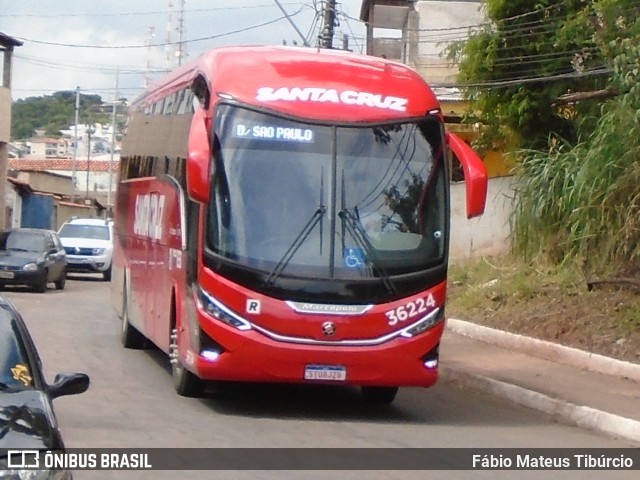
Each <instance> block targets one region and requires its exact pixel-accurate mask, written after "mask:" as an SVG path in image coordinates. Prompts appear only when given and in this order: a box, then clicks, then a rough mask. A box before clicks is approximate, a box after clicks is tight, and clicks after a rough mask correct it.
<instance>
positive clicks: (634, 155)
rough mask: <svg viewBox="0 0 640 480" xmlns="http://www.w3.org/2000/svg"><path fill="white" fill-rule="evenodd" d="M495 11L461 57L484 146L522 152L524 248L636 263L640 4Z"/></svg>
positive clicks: (515, 5)
mask: <svg viewBox="0 0 640 480" xmlns="http://www.w3.org/2000/svg"><path fill="white" fill-rule="evenodd" d="M486 8H487V14H488V17H489V19H490V21H489V22H488V23H487V25H486V26H485V27H484V28H483V29H482V30H481V31H479V32H476V33H474V34H472V36H471V38H470V39H469V41H468V42H465V43H462V44H459V45H456V46H455V47H454V48H453V49H452V50H451V55H452V56H453V57H456V58H460V59H461V69H460V81H461V82H462V83H464V84H467V85H472V86H471V87H469V88H468V90H467V95H468V97H469V98H470V99H471V100H473V108H474V115H475V116H476V117H477V116H479V118H480V120H481V121H482V122H483V124H484V125H485V126H486V129H485V130H484V132H483V137H482V139H481V144H482V145H484V146H492V147H494V148H496V147H497V148H502V149H503V150H504V151H506V152H508V153H509V154H511V155H512V156H513V157H514V158H515V160H516V161H515V162H514V163H515V165H516V168H515V172H514V173H515V174H516V178H517V191H516V195H515V202H516V203H515V213H514V217H513V241H514V251H515V253H517V254H520V255H522V257H523V258H524V259H525V260H531V259H534V258H540V256H541V255H542V256H543V257H544V258H545V259H546V260H550V261H551V263H552V264H558V263H560V264H563V263H564V264H566V263H576V262H577V263H579V264H581V265H582V266H583V268H586V269H588V270H591V271H594V272H601V273H603V272H608V273H611V272H621V271H623V272H628V271H629V269H630V268H633V267H634V265H635V264H637V263H638V260H639V259H640V125H639V123H640V113H639V112H640V87H639V86H638V76H639V73H640V49H639V48H638V42H637V39H638V38H639V37H640V15H639V14H640V4H639V3H638V2H637V1H636V0H594V1H585V0H563V1H560V2H558V1H555V0H539V1H536V2H533V1H530V0H488V1H487V4H486ZM476 120H477V118H476Z"/></svg>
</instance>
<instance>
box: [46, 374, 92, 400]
mask: <svg viewBox="0 0 640 480" xmlns="http://www.w3.org/2000/svg"><path fill="white" fill-rule="evenodd" d="M90 383H91V381H90V379H89V375H87V374H86V373H59V374H57V375H56V377H55V378H54V380H53V384H51V385H49V395H50V396H51V398H58V397H63V396H65V395H78V394H79V393H84V392H86V391H87V390H88V389H89V384H90Z"/></svg>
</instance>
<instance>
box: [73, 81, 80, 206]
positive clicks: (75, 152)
mask: <svg viewBox="0 0 640 480" xmlns="http://www.w3.org/2000/svg"><path fill="white" fill-rule="evenodd" d="M79 111H80V87H76V108H75V122H76V123H75V127H74V129H73V161H72V162H71V163H72V166H71V168H72V173H71V183H72V185H71V201H72V202H74V201H75V200H76V162H77V159H78V112H79Z"/></svg>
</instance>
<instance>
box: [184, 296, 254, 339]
mask: <svg viewBox="0 0 640 480" xmlns="http://www.w3.org/2000/svg"><path fill="white" fill-rule="evenodd" d="M196 296H197V298H198V305H199V306H200V308H202V310H204V311H205V312H206V313H207V315H210V316H211V317H213V318H215V319H216V320H220V321H221V322H223V323H226V324H227V325H230V326H232V327H235V328H237V329H238V330H251V324H250V323H249V322H248V321H247V320H245V319H244V318H242V317H241V316H239V315H237V314H236V313H235V312H233V311H232V310H231V309H230V308H228V307H227V306H226V305H224V304H223V303H222V302H220V301H219V300H218V299H217V298H215V297H214V296H213V295H211V294H210V293H209V292H206V291H205V290H204V289H203V288H202V287H200V286H198V287H197V289H196Z"/></svg>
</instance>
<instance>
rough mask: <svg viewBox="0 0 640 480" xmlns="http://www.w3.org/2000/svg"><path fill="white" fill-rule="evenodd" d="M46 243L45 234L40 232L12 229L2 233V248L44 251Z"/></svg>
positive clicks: (0, 238)
mask: <svg viewBox="0 0 640 480" xmlns="http://www.w3.org/2000/svg"><path fill="white" fill-rule="evenodd" d="M44 245H45V242H44V236H42V235H40V234H38V233H30V232H19V231H10V232H2V233H1V234H0V250H14V251H23V252H42V251H44Z"/></svg>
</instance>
